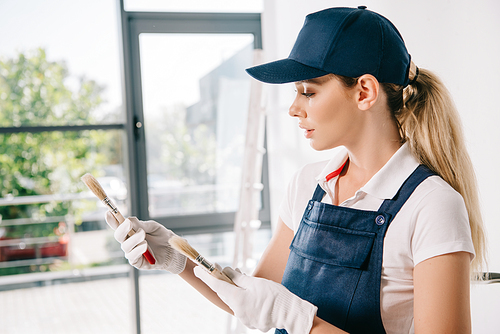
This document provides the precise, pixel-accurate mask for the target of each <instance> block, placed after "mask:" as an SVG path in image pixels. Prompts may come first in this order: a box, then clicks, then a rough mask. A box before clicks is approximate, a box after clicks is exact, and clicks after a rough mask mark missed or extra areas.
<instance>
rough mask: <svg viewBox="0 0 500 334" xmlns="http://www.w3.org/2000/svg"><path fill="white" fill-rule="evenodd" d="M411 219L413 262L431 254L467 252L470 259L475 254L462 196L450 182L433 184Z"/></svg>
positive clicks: (416, 262)
mask: <svg viewBox="0 0 500 334" xmlns="http://www.w3.org/2000/svg"><path fill="white" fill-rule="evenodd" d="M439 180H441V182H443V183H444V181H442V179H439ZM434 182H435V181H434ZM413 219H414V224H415V229H414V234H413V236H412V244H411V250H412V253H413V262H414V265H415V266H416V265H417V264H418V263H420V262H422V261H424V260H427V259H429V258H431V257H435V256H439V255H443V254H449V253H454V252H468V253H470V254H471V260H472V259H473V258H474V246H473V243H472V238H471V231H470V225H469V219H468V214H467V209H466V207H465V203H464V200H463V198H462V196H461V195H460V194H459V193H458V192H456V191H455V190H454V189H453V188H451V187H450V186H449V185H447V184H446V186H438V187H435V188H434V189H433V190H432V191H431V192H429V193H428V194H426V196H424V197H423V198H422V200H421V201H420V203H419V204H418V205H417V207H416V210H415V213H414V217H413Z"/></svg>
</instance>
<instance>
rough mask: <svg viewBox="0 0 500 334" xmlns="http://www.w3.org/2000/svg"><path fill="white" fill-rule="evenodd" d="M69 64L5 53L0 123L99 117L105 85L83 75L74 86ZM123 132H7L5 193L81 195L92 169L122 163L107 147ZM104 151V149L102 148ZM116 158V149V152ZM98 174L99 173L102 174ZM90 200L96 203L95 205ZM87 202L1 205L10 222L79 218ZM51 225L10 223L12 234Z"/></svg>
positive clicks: (0, 163)
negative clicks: (95, 114)
mask: <svg viewBox="0 0 500 334" xmlns="http://www.w3.org/2000/svg"><path fill="white" fill-rule="evenodd" d="M68 79H69V74H68V70H67V67H66V65H65V63H64V62H53V61H49V60H48V59H47V57H46V53H45V51H44V50H43V49H36V50H33V51H31V52H27V53H19V54H18V55H17V56H16V57H14V58H12V59H2V58H0V126H2V127H12V126H14V127H17V126H40V125H75V124H89V123H92V122H93V116H92V113H93V111H95V110H96V108H97V107H98V106H99V105H100V104H101V103H102V102H103V99H102V92H103V90H104V88H103V87H102V86H99V85H98V84H97V83H96V82H95V81H93V80H88V79H86V78H80V79H79V83H78V85H76V87H74V86H75V85H70V84H69V80H68ZM119 136H120V135H119V133H117V132H116V131H64V132H60V131H47V132H37V133H30V132H21V133H13V134H0V196H1V197H4V198H5V197H9V196H10V197H17V196H33V195H48V194H67V193H76V192H80V191H82V190H83V188H84V186H83V185H82V183H81V182H80V180H79V178H80V177H81V175H83V174H84V173H85V172H95V171H96V170H97V169H98V167H102V166H106V165H109V164H113V163H116V162H115V161H112V160H111V159H112V158H110V155H107V154H106V151H112V150H115V149H114V147H113V146H111V145H112V144H111V143H114V142H116V140H119V139H120V138H119ZM98 148H99V149H98ZM114 156H116V154H115V155H114ZM96 176H97V175H96ZM89 205H91V204H89ZM85 209H88V208H85V207H81V205H80V206H79V207H76V206H75V205H73V204H72V202H71V201H52V202H48V203H40V204H30V205H17V206H0V214H1V215H2V217H3V219H15V218H39V219H42V220H43V218H44V217H46V216H64V215H66V214H68V213H71V214H73V215H76V216H78V215H79V213H81V212H83V211H84V210H85ZM55 226H57V223H55V225H54V226H52V225H51V224H36V225H26V226H16V227H12V228H10V229H9V230H8V231H7V233H8V236H9V237H20V236H23V235H24V236H26V235H28V236H33V237H39V236H48V235H52V234H53V229H54V227H55Z"/></svg>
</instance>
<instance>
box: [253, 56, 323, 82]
mask: <svg viewBox="0 0 500 334" xmlns="http://www.w3.org/2000/svg"><path fill="white" fill-rule="evenodd" d="M246 71H247V73H248V74H250V75H251V76H252V77H253V78H255V79H257V80H259V81H262V82H267V83H271V84H283V83H288V82H296V81H302V80H309V79H314V78H318V77H322V76H324V75H327V74H328V72H325V71H322V70H319V69H317V68H314V67H310V66H307V65H304V64H302V63H299V62H297V61H295V60H293V59H288V58H287V59H281V60H277V61H273V62H270V63H267V64H263V65H258V66H254V67H250V68H247V69H246Z"/></svg>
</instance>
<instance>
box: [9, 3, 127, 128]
mask: <svg viewBox="0 0 500 334" xmlns="http://www.w3.org/2000/svg"><path fill="white" fill-rule="evenodd" d="M116 13H117V10H116V1H114V0H106V1H101V0H89V1H64V0H51V1H38V0H19V1H0V31H3V32H5V33H4V34H3V35H2V42H1V43H0V127H11V126H16V127H17V126H22V125H26V126H51V125H75V124H102V123H116V122H123V121H124V112H123V108H122V96H121V78H120V77H121V75H120V67H119V66H120V57H119V44H118V36H119V33H118V29H117V28H118V20H117V16H116Z"/></svg>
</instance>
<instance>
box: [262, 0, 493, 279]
mask: <svg viewBox="0 0 500 334" xmlns="http://www.w3.org/2000/svg"><path fill="white" fill-rule="evenodd" d="M360 4H363V5H366V6H368V9H371V10H374V11H376V12H379V13H380V14H382V15H384V16H386V17H388V18H389V19H390V20H391V21H392V22H393V23H394V24H395V25H396V26H397V27H398V29H399V31H400V32H401V34H402V35H403V38H404V39H405V42H406V44H407V47H408V50H409V52H410V54H411V55H412V59H413V60H414V61H415V63H416V64H417V65H418V66H420V67H423V68H427V69H430V70H432V71H434V72H436V73H437V74H438V75H439V76H440V77H441V79H442V80H443V81H444V82H445V84H446V86H447V87H448V89H449V90H450V91H451V93H452V95H453V97H454V99H455V102H456V104H457V107H458V109H459V111H460V113H461V116H462V121H463V124H464V129H465V136H466V140H467V144H468V148H469V153H470V155H471V157H472V159H473V161H474V166H475V168H476V173H477V178H478V181H479V188H480V193H481V199H482V206H483V213H484V220H485V222H486V225H487V232H488V236H489V239H490V243H489V246H490V247H489V249H490V269H491V270H492V271H500V223H499V218H498V216H497V214H496V208H497V206H498V205H499V204H500V193H499V192H498V191H496V189H497V188H498V187H499V186H500V172H498V171H497V169H499V167H500V166H498V165H499V164H500V149H499V146H500V131H499V130H498V127H499V125H500V105H499V104H498V102H497V97H498V96H499V95H500V61H499V59H498V57H499V55H500V38H499V37H498V33H500V2H499V1H498V0H478V1H474V2H472V1H465V0H462V1H453V2H452V1H445V0H421V1H398V0H365V1H364V2H359V1H348V0H344V1H340V0H339V1H324V0H309V1H297V0H266V1H265V7H264V13H263V38H264V49H265V58H266V61H268V60H274V59H278V58H286V57H287V56H288V53H289V52H290V50H291V48H292V45H293V43H294V41H295V38H296V36H297V34H298V31H299V30H300V28H301V27H302V24H303V21H304V17H305V15H307V14H308V13H311V12H314V11H317V10H321V9H324V8H328V7H333V6H349V7H356V6H358V5H360ZM266 89H267V107H268V120H269V121H268V133H269V163H270V173H271V175H270V176H271V194H272V199H271V200H272V203H271V206H272V209H273V211H272V212H273V218H274V220H275V221H276V218H277V207H278V206H279V203H280V201H281V198H282V197H283V194H284V188H285V187H286V184H287V183H288V180H289V179H290V177H291V175H292V174H293V172H294V171H295V170H297V169H298V168H300V167H301V166H302V165H304V164H306V163H307V162H309V161H311V160H319V159H328V157H329V155H331V152H315V151H314V150H312V149H311V148H310V147H309V145H308V142H307V140H306V139H304V138H303V137H302V132H301V131H299V129H298V128H297V121H296V120H294V119H292V118H291V117H289V116H288V114H287V111H288V106H289V104H290V103H291V102H292V100H293V86H292V85H291V84H289V85H268V86H267V87H266Z"/></svg>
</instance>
